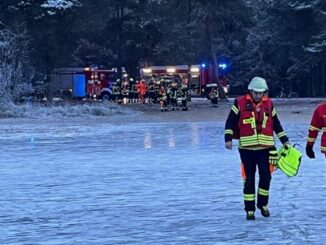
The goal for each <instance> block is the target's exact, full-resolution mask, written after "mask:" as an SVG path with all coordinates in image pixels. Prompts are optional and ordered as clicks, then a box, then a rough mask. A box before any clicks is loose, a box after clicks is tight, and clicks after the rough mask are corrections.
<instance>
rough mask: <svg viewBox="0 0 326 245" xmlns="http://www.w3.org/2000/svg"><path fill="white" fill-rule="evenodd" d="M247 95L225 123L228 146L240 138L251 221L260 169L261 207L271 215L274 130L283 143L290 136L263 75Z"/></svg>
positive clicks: (253, 80)
mask: <svg viewBox="0 0 326 245" xmlns="http://www.w3.org/2000/svg"><path fill="white" fill-rule="evenodd" d="M248 90H249V91H250V92H249V93H248V94H247V95H244V96H240V97H238V98H237V99H236V100H235V101H234V105H233V106H232V108H231V111H230V113H229V116H228V118H227V120H226V123H225V147H226V148H227V149H229V150H232V138H234V139H239V153H240V158H241V170H242V177H243V179H244V188H243V196H244V206H245V211H246V218H247V220H254V219H255V210H256V207H255V200H256V193H255V174H256V166H258V171H259V184H258V191H257V196H258V198H257V208H258V209H260V211H261V214H262V216H264V217H269V216H270V212H269V210H268V208H267V205H268V198H269V188H270V182H271V172H272V171H273V168H272V167H273V165H274V166H275V165H277V161H278V156H277V151H276V148H275V141H274V135H273V132H275V133H276V134H277V136H278V138H279V140H280V141H281V142H282V144H283V145H287V144H289V143H288V140H289V139H288V137H287V136H286V134H285V132H284V131H283V128H282V125H281V123H280V121H279V119H278V117H277V114H276V110H275V108H274V106H273V103H272V100H271V99H270V98H268V97H267V91H268V87H267V83H266V80H265V79H263V78H261V77H254V78H253V79H252V80H251V82H250V84H249V86H248Z"/></svg>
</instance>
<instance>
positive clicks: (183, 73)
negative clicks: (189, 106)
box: [140, 64, 228, 96]
mask: <svg viewBox="0 0 326 245" xmlns="http://www.w3.org/2000/svg"><path fill="white" fill-rule="evenodd" d="M140 75H141V77H142V78H143V79H145V80H146V81H147V82H148V81H150V80H155V81H157V80H162V79H163V80H165V81H173V82H178V83H179V84H180V83H181V84H186V85H187V86H188V88H189V90H190V93H191V95H192V96H206V95H207V93H208V92H207V89H210V87H211V86H210V85H211V84H213V83H214V70H213V69H212V67H206V66H205V65H203V64H202V65H191V66H188V65H177V66H151V67H146V68H142V69H140ZM219 79H220V82H221V79H224V78H223V77H220V78H219ZM221 85H222V86H223V88H224V91H226V92H227V88H228V85H227V83H226V80H225V79H224V80H223V84H222V82H221Z"/></svg>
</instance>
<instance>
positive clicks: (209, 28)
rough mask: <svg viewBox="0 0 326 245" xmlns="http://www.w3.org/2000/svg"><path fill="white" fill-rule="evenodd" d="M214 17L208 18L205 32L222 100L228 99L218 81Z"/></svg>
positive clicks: (215, 80)
mask: <svg viewBox="0 0 326 245" xmlns="http://www.w3.org/2000/svg"><path fill="white" fill-rule="evenodd" d="M212 23H213V21H212V17H211V16H206V19H205V31H206V36H207V41H208V50H209V54H210V55H211V61H212V65H213V71H214V82H215V83H216V84H217V87H218V90H219V95H220V98H221V99H226V94H225V92H224V89H223V87H222V86H221V83H220V81H219V79H218V76H219V74H218V63H217V59H216V55H215V52H214V49H213V39H212Z"/></svg>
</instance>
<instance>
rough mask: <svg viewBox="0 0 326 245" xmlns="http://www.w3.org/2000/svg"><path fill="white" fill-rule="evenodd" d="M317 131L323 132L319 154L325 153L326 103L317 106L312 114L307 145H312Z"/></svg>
mask: <svg viewBox="0 0 326 245" xmlns="http://www.w3.org/2000/svg"><path fill="white" fill-rule="evenodd" d="M319 131H322V132H323V134H322V136H321V152H323V153H326V102H324V103H322V104H320V105H318V106H317V107H316V109H315V111H314V113H313V116H312V119H311V123H310V127H309V132H308V138H307V144H308V145H312V146H313V145H314V143H315V141H316V139H317V136H318V132H319Z"/></svg>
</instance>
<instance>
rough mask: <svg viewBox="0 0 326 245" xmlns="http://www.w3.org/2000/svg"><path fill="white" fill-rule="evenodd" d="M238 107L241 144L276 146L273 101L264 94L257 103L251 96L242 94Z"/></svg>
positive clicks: (245, 145)
mask: <svg viewBox="0 0 326 245" xmlns="http://www.w3.org/2000/svg"><path fill="white" fill-rule="evenodd" d="M238 107H239V112H240V118H239V121H238V129H239V144H240V146H242V147H251V146H274V145H275V141H274V137H273V129H274V127H273V120H272V110H273V106H272V101H271V100H270V99H269V98H268V97H266V96H264V97H263V98H262V100H261V101H260V102H259V103H258V104H255V103H254V102H253V100H252V98H251V96H249V95H247V96H241V97H239V98H238Z"/></svg>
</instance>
